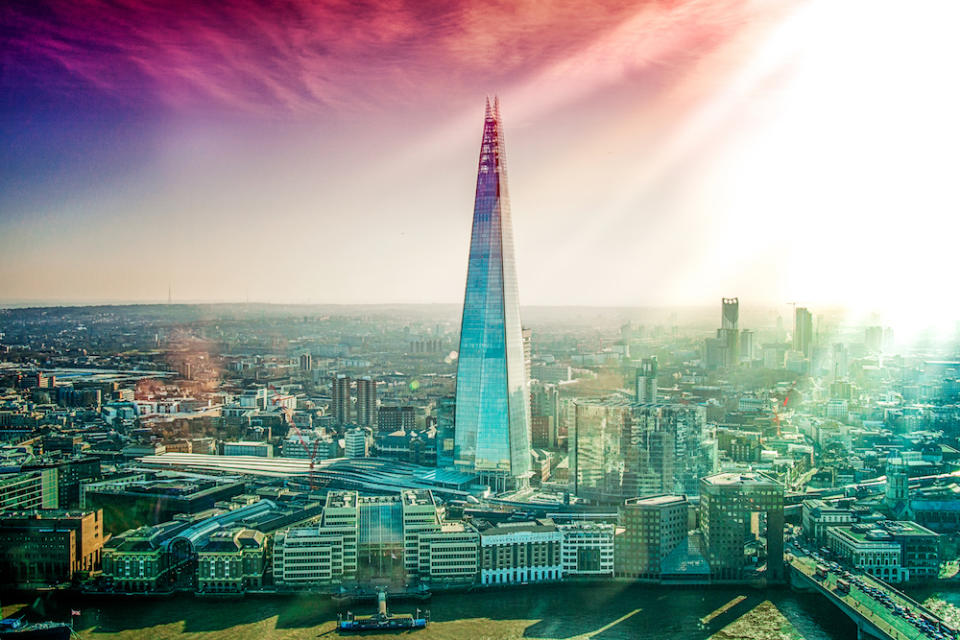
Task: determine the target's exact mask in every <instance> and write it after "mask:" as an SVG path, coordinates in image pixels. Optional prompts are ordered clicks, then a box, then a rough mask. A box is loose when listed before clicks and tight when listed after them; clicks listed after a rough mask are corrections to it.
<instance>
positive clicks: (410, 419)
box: [377, 406, 417, 433]
mask: <svg viewBox="0 0 960 640" xmlns="http://www.w3.org/2000/svg"><path fill="white" fill-rule="evenodd" d="M378 414H379V417H378V418H377V429H378V430H379V431H384V432H387V433H390V432H392V431H399V430H400V429H402V430H404V431H411V430H413V429H416V427H417V408H416V407H412V406H403V407H394V406H390V407H380V410H379V412H378Z"/></svg>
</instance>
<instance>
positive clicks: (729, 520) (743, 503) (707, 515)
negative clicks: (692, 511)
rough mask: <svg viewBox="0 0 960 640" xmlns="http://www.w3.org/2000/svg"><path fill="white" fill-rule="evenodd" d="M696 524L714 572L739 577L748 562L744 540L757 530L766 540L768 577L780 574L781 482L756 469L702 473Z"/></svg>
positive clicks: (757, 535)
mask: <svg viewBox="0 0 960 640" xmlns="http://www.w3.org/2000/svg"><path fill="white" fill-rule="evenodd" d="M700 525H701V528H702V529H703V536H704V540H705V542H706V547H707V548H706V551H707V561H708V562H709V563H710V570H711V573H712V574H713V575H714V576H715V577H717V578H722V579H738V578H741V577H743V575H744V571H745V570H746V569H747V567H748V566H749V563H750V559H749V557H748V554H747V553H746V548H747V545H749V544H751V543H752V541H754V540H757V539H759V538H760V537H761V536H762V537H763V538H764V541H765V544H766V560H767V577H768V578H770V579H774V580H776V579H779V578H781V577H782V575H783V485H782V484H780V483H779V482H777V481H776V480H773V479H772V478H769V477H767V476H765V475H763V474H761V473H756V472H749V473H718V474H716V475H712V476H708V477H706V478H702V479H701V480H700ZM764 532H765V535H764Z"/></svg>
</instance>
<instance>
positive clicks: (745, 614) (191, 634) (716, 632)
mask: <svg viewBox="0 0 960 640" xmlns="http://www.w3.org/2000/svg"><path fill="white" fill-rule="evenodd" d="M916 595H917V596H918V597H919V598H922V599H923V600H925V601H926V602H927V603H928V604H932V605H934V606H937V607H942V608H943V611H944V613H945V614H946V617H947V618H948V619H949V618H952V619H953V621H954V622H956V621H958V620H960V616H958V614H960V609H957V608H956V606H957V605H960V588H952V589H951V590H949V591H943V590H925V591H918V592H916ZM59 600H60V602H58V603H57V604H53V603H50V605H49V606H48V609H49V610H48V611H47V612H46V614H47V616H49V618H51V619H63V618H65V617H66V616H67V615H69V607H70V606H71V603H70V602H68V598H66V597H62V598H60V599H59ZM73 606H75V607H77V608H79V609H80V610H81V615H80V616H79V617H78V618H77V621H76V624H75V629H76V631H77V633H78V635H79V636H80V637H81V638H83V639H84V640H87V639H89V640H140V639H144V638H196V639H203V640H221V639H222V640H227V639H230V640H258V639H260V638H282V639H285V640H299V639H306V638H318V637H324V638H333V637H338V635H339V634H338V633H337V632H336V630H335V628H334V627H335V623H336V619H337V612H338V610H342V609H343V608H341V607H338V606H336V605H334V604H333V603H331V602H330V601H329V600H328V599H326V598H320V597H285V598H278V597H248V598H246V599H243V600H226V601H223V600H205V599H197V598H193V597H191V596H178V597H174V598H169V599H160V600H140V599H128V600H119V599H118V600H114V601H103V600H101V601H86V602H83V601H77V602H74V603H73ZM417 606H426V607H427V608H429V609H430V611H431V618H432V623H431V624H430V626H429V627H428V628H427V629H425V630H422V631H416V632H407V634H410V633H413V634H415V635H416V637H417V638H422V639H423V640H434V639H437V640H440V639H460V638H476V639H478V640H500V639H509V638H545V639H556V640H568V639H573V638H598V639H600V640H619V639H627V638H630V639H637V638H651V639H652V638H670V639H671V640H686V639H690V640H694V639H706V638H710V637H711V636H713V637H715V638H716V639H718V640H719V639H723V640H730V639H733V638H757V639H759V640H768V639H773V638H781V639H784V640H788V639H789V640H794V639H798V638H802V639H804V640H839V639H841V638H843V639H848V638H855V637H856V629H855V627H854V625H853V624H852V623H851V622H850V621H849V620H847V619H846V617H844V616H843V615H842V614H840V613H839V611H838V610H836V609H835V608H834V607H832V606H831V605H830V604H828V603H827V602H826V601H825V600H824V599H823V598H822V597H821V596H819V595H817V594H807V593H797V592H794V591H791V590H789V589H770V590H766V591H759V590H755V589H751V588H732V587H731V588H710V589H675V588H664V587H639V586H633V585H626V584H619V583H609V584H602V585H589V586H587V585H550V586H545V587H543V588H536V587H527V588H518V589H512V590H505V591H483V592H476V593H457V594H437V595H435V596H434V597H433V598H432V600H430V601H428V602H426V603H418V602H402V601H395V602H392V603H391V608H392V609H394V610H395V611H396V612H399V613H403V612H413V610H414V609H416V607H417ZM373 607H374V604H373V603H372V602H371V603H367V604H360V605H353V606H351V609H353V610H354V611H355V612H357V613H366V612H372V609H373ZM4 612H5V613H9V608H8V607H4ZM365 636H366V637H374V638H375V637H389V634H382V635H378V634H365Z"/></svg>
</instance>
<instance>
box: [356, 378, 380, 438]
mask: <svg viewBox="0 0 960 640" xmlns="http://www.w3.org/2000/svg"><path fill="white" fill-rule="evenodd" d="M357 424H359V425H360V426H362V427H375V426H376V425H377V381H376V380H374V379H373V378H371V377H369V376H364V377H363V378H357Z"/></svg>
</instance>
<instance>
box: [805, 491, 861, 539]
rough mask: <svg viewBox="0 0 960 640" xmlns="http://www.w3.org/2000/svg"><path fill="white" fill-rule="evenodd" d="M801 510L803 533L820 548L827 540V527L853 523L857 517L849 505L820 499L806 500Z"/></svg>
mask: <svg viewBox="0 0 960 640" xmlns="http://www.w3.org/2000/svg"><path fill="white" fill-rule="evenodd" d="M802 509H803V510H802V512H801V518H802V520H801V523H802V525H803V535H804V536H805V537H806V538H807V539H808V540H810V541H811V542H813V543H814V544H815V545H816V546H817V547H818V548H819V547H822V546H824V544H826V541H827V529H828V528H830V527H839V526H843V525H849V524H853V523H854V522H856V521H857V517H856V515H855V514H854V512H853V509H851V508H850V507H848V506H841V505H838V504H831V503H829V502H824V501H823V500H820V499H812V500H804V501H803V506H802Z"/></svg>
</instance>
